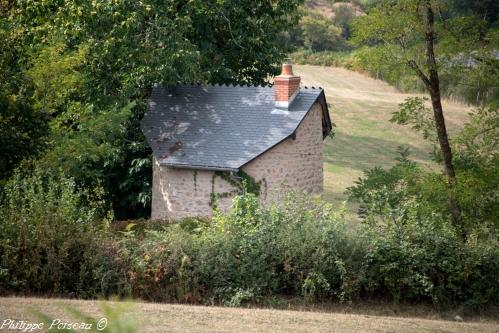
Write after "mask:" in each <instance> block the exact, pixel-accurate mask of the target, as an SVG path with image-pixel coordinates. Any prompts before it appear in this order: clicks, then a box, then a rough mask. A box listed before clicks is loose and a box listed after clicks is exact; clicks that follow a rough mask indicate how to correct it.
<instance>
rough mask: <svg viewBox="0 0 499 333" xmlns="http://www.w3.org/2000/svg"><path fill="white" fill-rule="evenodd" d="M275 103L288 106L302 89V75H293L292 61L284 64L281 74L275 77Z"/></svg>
mask: <svg viewBox="0 0 499 333" xmlns="http://www.w3.org/2000/svg"><path fill="white" fill-rule="evenodd" d="M274 91H275V105H276V106H277V107H284V108H287V107H289V105H291V102H293V99H294V98H295V97H296V95H297V94H298V92H299V91H300V77H299V76H295V75H293V67H292V66H291V62H285V63H283V64H282V72H281V75H278V76H276V77H275V78H274Z"/></svg>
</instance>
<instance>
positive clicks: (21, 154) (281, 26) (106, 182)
mask: <svg viewBox="0 0 499 333" xmlns="http://www.w3.org/2000/svg"><path fill="white" fill-rule="evenodd" d="M300 3H301V1H300V0H292V1H283V0H277V1H249V0H240V1H237V4H235V3H234V2H233V1H228V0H226V1H225V0H223V1H198V0H194V1H185V0H145V1H134V0H117V1H115V0H104V1H90V0H88V1H87V0H85V1H83V0H68V1H61V0H46V1H19V2H11V1H7V2H2V6H1V7H0V9H1V16H0V35H1V37H4V38H3V40H4V41H5V45H7V46H8V47H7V48H6V49H2V51H1V52H2V59H1V60H0V71H1V75H2V77H3V76H6V77H8V80H7V83H2V84H1V86H0V88H1V89H0V92H1V96H2V105H7V106H6V107H5V108H6V111H5V112H4V110H2V118H1V119H2V131H7V130H9V129H10V128H14V126H16V125H15V124H16V121H17V122H19V119H20V116H18V115H21V114H24V115H25V116H24V118H23V122H22V126H24V127H25V129H22V130H21V131H17V132H16V133H19V135H22V136H23V137H24V138H25V139H24V141H22V142H23V144H21V141H19V140H18V142H19V143H17V142H16V140H15V137H13V134H12V135H10V134H6V135H3V134H2V139H4V138H5V140H7V141H8V142H7V143H6V145H5V147H6V148H5V149H6V150H5V153H6V154H5V155H4V154H2V163H1V165H2V168H3V169H5V171H2V177H7V176H8V175H9V174H10V172H11V171H12V169H13V168H14V167H15V166H16V165H17V164H18V163H19V161H20V160H22V159H23V158H27V159H29V158H36V156H37V155H36V152H39V151H41V149H42V148H43V145H39V143H40V142H46V143H47V144H48V146H47V148H46V150H45V153H44V154H43V157H41V158H40V159H39V160H38V162H37V163H39V164H41V165H43V167H44V168H50V169H54V170H58V169H62V170H64V172H66V173H67V174H68V175H69V176H71V177H73V178H74V179H75V180H76V181H77V182H78V183H79V184H84V185H85V186H94V185H96V184H100V185H102V186H103V187H104V189H105V191H106V194H107V196H108V200H110V201H111V202H112V203H113V207H114V209H115V211H116V212H117V216H118V217H127V216H128V217H131V216H137V215H144V214H147V213H146V212H147V211H148V209H147V205H149V202H150V184H151V181H150V178H151V175H150V173H151V170H150V166H151V165H150V163H149V162H147V161H148V159H149V158H150V153H151V152H150V149H149V148H148V146H147V144H146V142H145V139H144V137H143V135H142V133H141V131H140V128H139V122H140V119H141V117H142V114H143V112H144V110H145V108H146V104H145V99H146V98H147V96H148V94H149V92H150V89H151V87H152V85H153V84H162V85H165V86H171V85H175V84H177V82H179V81H189V82H195V81H202V82H205V83H236V82H237V83H255V84H256V83H258V84H264V83H266V80H267V77H268V75H269V74H275V73H276V71H277V70H278V64H279V62H280V60H281V59H282V58H283V57H284V56H285V54H284V45H283V43H280V40H281V39H280V38H279V36H280V34H281V33H282V32H283V31H284V30H285V29H286V28H287V27H288V26H289V25H293V24H294V23H295V22H296V21H297V19H298V14H297V7H298V6H299V4H300ZM4 114H5V115H4ZM47 115H48V116H49V118H47V117H46V116H47ZM44 117H45V118H44ZM42 122H43V124H42ZM18 127H19V126H18ZM49 130H50V131H49ZM9 135H10V136H9ZM16 135H18V134H16ZM42 137H45V139H44V140H42V139H41V138H42ZM28 141H29V142H28ZM2 147H4V146H3V145H2ZM4 159H5V162H4Z"/></svg>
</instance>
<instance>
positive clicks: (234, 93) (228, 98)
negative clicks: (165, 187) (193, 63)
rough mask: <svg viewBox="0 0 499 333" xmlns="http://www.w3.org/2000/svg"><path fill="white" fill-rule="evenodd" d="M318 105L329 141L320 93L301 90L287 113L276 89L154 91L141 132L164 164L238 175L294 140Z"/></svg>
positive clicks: (198, 87) (196, 87)
mask: <svg viewBox="0 0 499 333" xmlns="http://www.w3.org/2000/svg"><path fill="white" fill-rule="evenodd" d="M315 102H320V103H321V105H322V108H323V135H324V136H325V135H327V134H329V132H330V131H331V121H330V119H329V113H328V110H327V104H326V100H325V97H324V92H323V90H322V89H320V88H319V89H304V88H301V90H300V93H299V94H298V95H297V97H296V98H295V100H294V101H293V102H292V103H291V105H290V106H289V108H288V109H287V110H286V109H276V107H275V101H274V88H273V87H260V86H258V87H256V86H249V87H248V86H218V85H217V86H214V85H210V86H201V85H179V86H176V87H175V88H170V89H165V88H162V87H159V86H156V87H154V88H153V91H152V94H151V97H150V99H149V107H148V110H147V112H146V114H145V115H144V118H143V120H142V124H141V127H142V131H143V132H144V134H145V136H146V139H147V141H148V143H149V145H150V146H151V148H152V150H153V153H154V155H155V157H156V158H157V160H158V161H159V163H160V164H161V165H170V166H176V167H186V168H193V169H197V168H199V169H213V170H234V171H235V170H238V169H239V168H241V167H242V166H243V165H245V164H246V163H248V162H250V161H251V160H253V159H254V158H256V157H258V156H259V155H261V154H263V153H264V152H265V151H267V150H269V149H270V148H272V147H273V146H275V145H276V144H278V143H280V142H282V141H283V140H285V139H287V138H288V137H290V136H292V135H294V133H295V131H296V129H297V127H298V125H299V124H300V123H301V121H302V120H303V119H304V117H305V115H306V114H307V113H308V111H309V110H310V109H311V107H312V105H313V104H314V103H315Z"/></svg>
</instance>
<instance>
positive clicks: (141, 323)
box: [0, 298, 499, 333]
mask: <svg viewBox="0 0 499 333" xmlns="http://www.w3.org/2000/svg"><path fill="white" fill-rule="evenodd" d="M107 304H109V305H111V307H113V306H116V303H113V302H107ZM68 308H73V309H74V308H76V309H78V310H80V311H83V312H84V313H86V314H89V315H91V316H92V317H93V318H96V319H99V318H101V317H103V314H102V311H101V310H100V304H99V302H98V301H76V300H54V299H38V298H0V325H1V324H2V322H3V321H4V320H5V319H14V320H24V321H30V322H40V320H39V319H37V317H36V316H35V315H34V314H33V312H32V311H33V310H35V311H39V312H42V313H44V314H46V315H48V316H49V317H50V318H51V319H60V320H61V321H62V322H64V321H67V322H80V321H81V320H78V319H75V318H74V317H71V316H70V315H69V314H68ZM122 317H123V318H125V319H130V318H132V319H134V320H135V321H136V323H137V324H138V329H137V332H168V333H174V332H207V333H208V332H330V333H331V332H342V333H354V332H355V333H362V332H397V333H412V332H460V333H461V332H462V333H465V332H483V333H488V332H491V333H492V332H497V331H498V329H499V326H498V324H497V322H495V321H492V320H489V321H474V322H456V321H443V320H434V319H421V318H412V317H388V316H373V315H368V314H364V315H360V314H348V313H325V312H305V311H289V310H269V309H242V308H221V307H206V306H188V305H172V304H155V303H134V304H131V305H130V308H129V309H128V310H127V312H126V313H125V314H124V315H123V316H122ZM113 321H114V324H115V325H116V319H114V318H108V322H109V324H108V325H110V326H109V328H111V325H113ZM0 331H2V330H0ZM3 331H5V332H8V330H6V329H5V328H4V330H3ZM115 331H116V330H115ZM118 331H120V330H118Z"/></svg>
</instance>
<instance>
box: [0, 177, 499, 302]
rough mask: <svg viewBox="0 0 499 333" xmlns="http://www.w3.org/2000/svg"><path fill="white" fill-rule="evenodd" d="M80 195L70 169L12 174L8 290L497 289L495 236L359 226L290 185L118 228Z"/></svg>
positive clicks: (1, 268) (208, 294)
mask: <svg viewBox="0 0 499 333" xmlns="http://www.w3.org/2000/svg"><path fill="white" fill-rule="evenodd" d="M27 198H29V200H27ZM85 198H86V196H82V195H81V194H78V192H77V191H76V189H75V187H74V184H73V183H72V181H71V180H70V179H65V178H60V177H52V178H50V177H49V178H46V177H45V178H44V177H42V176H40V175H37V174H35V175H34V176H33V177H32V178H22V177H19V176H17V177H14V179H13V180H12V181H11V182H10V183H9V185H8V186H7V190H6V191H5V193H4V196H3V199H2V200H3V204H2V208H1V214H2V219H1V220H0V229H1V233H0V290H1V291H2V292H3V293H12V292H15V293H44V294H47V293H51V294H53V293H56V294H62V295H75V296H78V297H98V296H100V295H105V296H107V295H112V294H118V295H122V296H133V297H137V298H142V299H147V300H155V301H180V302H190V303H217V304H219V303H222V304H226V305H230V306H237V305H240V304H242V303H244V302H247V301H250V302H267V301H269V300H275V299H276V297H277V296H279V295H292V296H298V297H302V298H303V299H304V300H307V301H314V300H319V299H320V300H339V301H346V300H356V299H366V298H379V297H381V298H384V299H393V300H396V301H401V302H402V301H411V302H414V301H416V302H432V303H433V304H436V305H451V304H465V305H468V306H470V307H473V308H478V307H480V306H483V305H486V304H490V303H492V302H494V301H496V300H497V299H499V284H498V283H497V282H498V280H497V277H498V276H499V252H498V247H497V240H496V239H485V238H480V237H470V238H469V240H468V241H467V242H463V241H462V240H461V239H460V238H459V237H458V236H456V234H455V233H454V232H453V230H452V229H451V228H450V227H449V226H448V225H447V224H446V223H443V222H441V223H435V222H434V221H421V220H417V219H411V218H409V219H408V221H406V222H405V223H403V224H400V223H392V222H389V221H388V222H387V223H384V224H378V225H374V224H372V225H370V224H364V225H361V226H360V227H358V228H354V227H352V226H349V225H346V224H345V223H344V222H343V216H342V214H341V213H340V212H337V211H335V210H334V209H333V208H332V207H331V205H330V204H327V203H325V202H322V201H320V200H311V199H308V198H307V197H305V196H302V195H298V194H290V195H289V196H288V198H287V200H286V202H285V204H284V205H282V206H280V207H277V206H274V207H270V208H262V207H260V206H259V204H258V201H257V198H256V197H255V196H254V195H252V194H246V195H243V196H239V197H237V198H236V199H235V200H234V203H233V207H232V210H231V211H230V212H229V213H228V214H216V215H215V217H214V218H213V219H212V220H211V221H202V220H185V221H181V222H179V223H175V224H171V225H163V224H158V223H151V224H150V226H149V227H147V226H146V225H145V224H144V223H142V224H138V225H133V224H129V225H128V226H127V227H126V228H125V227H123V228H117V229H121V230H120V231H116V230H114V231H113V230H112V229H113V228H107V227H106V226H107V224H105V223H102V222H96V219H95V216H94V212H95V210H96V209H97V208H96V207H98V205H94V206H91V205H90V206H89V203H88V202H86V203H85V204H84V205H82V202H84V201H85ZM83 207H90V208H83ZM96 223H97V224H96Z"/></svg>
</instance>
